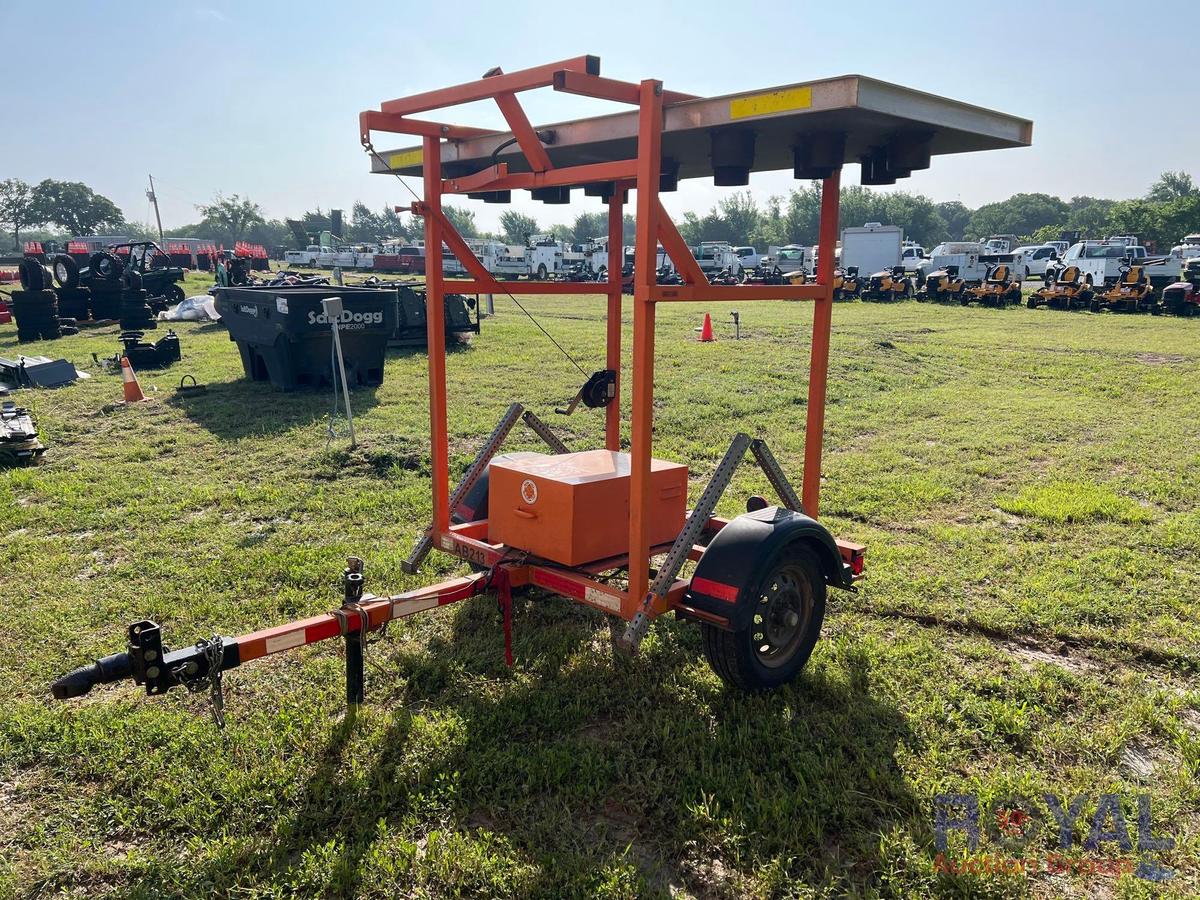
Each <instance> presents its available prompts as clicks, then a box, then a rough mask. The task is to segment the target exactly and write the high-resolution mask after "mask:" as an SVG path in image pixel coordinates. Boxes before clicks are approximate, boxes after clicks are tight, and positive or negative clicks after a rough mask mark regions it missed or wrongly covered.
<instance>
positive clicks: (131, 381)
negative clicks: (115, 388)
mask: <svg viewBox="0 0 1200 900" xmlns="http://www.w3.org/2000/svg"><path fill="white" fill-rule="evenodd" d="M121 381H123V382H124V383H123V384H122V385H121V388H122V389H123V390H124V391H125V402H126V403H141V402H142V401H143V400H145V399H146V395H145V394H143V393H142V386H141V385H140V384H138V380H137V376H136V375H134V374H133V366H131V365H130V364H129V357H128V356H122V357H121Z"/></svg>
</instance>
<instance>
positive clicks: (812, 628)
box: [700, 544, 825, 691]
mask: <svg viewBox="0 0 1200 900" xmlns="http://www.w3.org/2000/svg"><path fill="white" fill-rule="evenodd" d="M760 573H761V574H758V575H757V577H756V579H755V581H756V583H757V585H758V586H757V588H756V590H755V592H754V594H753V596H754V597H755V609H754V614H753V615H752V616H751V617H750V619H749V622H748V623H747V625H746V626H745V627H744V628H742V629H740V630H738V631H723V630H721V629H720V628H717V627H716V626H714V625H710V624H708V623H707V622H702V623H701V624H700V631H701V637H702V642H703V645H704V656H705V658H706V659H707V660H708V664H709V665H710V666H711V667H712V670H713V671H714V672H716V673H717V675H718V676H719V677H720V678H721V680H722V681H724V682H725V683H726V684H729V685H731V686H733V687H736V688H739V689H740V690H743V691H765V690H771V689H772V688H777V687H779V686H780V685H783V684H787V683H788V682H789V681H791V680H792V679H794V678H795V677H796V676H797V675H799V674H800V670H801V669H802V668H804V664H805V663H806V662H808V658H809V656H810V655H812V651H813V647H814V646H815V645H816V643H817V638H818V637H820V634H821V623H822V621H824V619H825V580H824V579H823V578H822V577H821V568H820V566H819V565H818V564H817V560H816V558H815V557H814V556H813V554H812V553H811V551H809V550H808V549H807V548H805V547H803V546H800V545H797V544H790V545H788V546H786V547H784V548H783V549H782V550H781V551H780V552H779V553H777V554H774V555H773V557H771V558H769V559H768V560H767V561H766V562H765V563H764V565H763V566H762V567H761V569H760Z"/></svg>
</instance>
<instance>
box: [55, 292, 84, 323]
mask: <svg viewBox="0 0 1200 900" xmlns="http://www.w3.org/2000/svg"><path fill="white" fill-rule="evenodd" d="M54 293H55V294H56V295H57V296H58V314H59V316H63V317H66V318H69V319H78V320H79V321H81V322H82V321H86V320H87V319H88V318H90V313H89V311H88V308H89V306H90V305H91V298H92V294H91V291H89V290H88V289H87V288H85V287H74V288H62V287H60V288H57V289H56V290H55V292H54Z"/></svg>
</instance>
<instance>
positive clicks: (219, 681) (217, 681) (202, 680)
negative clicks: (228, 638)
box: [172, 634, 225, 729]
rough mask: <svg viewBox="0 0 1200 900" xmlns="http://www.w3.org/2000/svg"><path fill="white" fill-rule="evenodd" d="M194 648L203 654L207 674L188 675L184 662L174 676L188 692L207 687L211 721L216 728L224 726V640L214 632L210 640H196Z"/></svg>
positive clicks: (195, 692) (193, 692)
mask: <svg viewBox="0 0 1200 900" xmlns="http://www.w3.org/2000/svg"><path fill="white" fill-rule="evenodd" d="M196 649H197V650H199V651H200V652H201V653H203V654H204V661H205V662H206V663H208V674H207V675H198V676H194V677H189V676H188V674H187V672H186V668H187V664H186V663H185V664H184V665H182V666H179V667H178V668H176V669H175V670H174V672H173V673H172V674H174V676H175V678H176V679H177V680H178V681H179V682H180V683H181V684H182V685H183V686H184V687H185V688H187V689H188V693H189V694H198V693H200V692H201V691H203V690H204V689H205V687H207V688H208V701H209V706H210V708H211V709H212V717H213V722H215V723H216V726H217V728H219V729H223V728H224V727H225V693H224V690H223V679H224V675H225V673H224V672H223V671H222V670H221V666H222V664H223V663H224V661H225V641H224V639H223V638H222V637H221V636H220V635H219V634H214V635H213V636H212V640H205V639H204V638H201V639H200V640H198V641H196Z"/></svg>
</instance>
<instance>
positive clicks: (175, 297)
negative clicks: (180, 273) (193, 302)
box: [167, 284, 187, 303]
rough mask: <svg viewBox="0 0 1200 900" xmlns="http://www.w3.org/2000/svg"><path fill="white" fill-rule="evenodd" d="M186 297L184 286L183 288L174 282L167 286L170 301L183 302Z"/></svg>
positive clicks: (168, 300)
mask: <svg viewBox="0 0 1200 900" xmlns="http://www.w3.org/2000/svg"><path fill="white" fill-rule="evenodd" d="M186 299H187V295H186V294H184V292H183V288H181V287H180V286H179V285H177V284H173V285H171V286H170V287H168V288H167V302H168V303H182V302H183V301H184V300H186Z"/></svg>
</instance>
